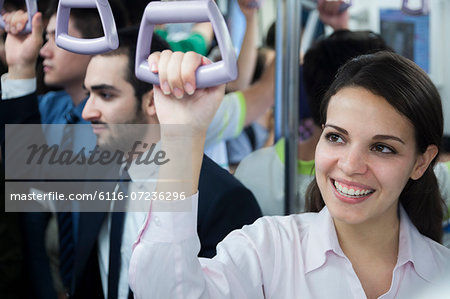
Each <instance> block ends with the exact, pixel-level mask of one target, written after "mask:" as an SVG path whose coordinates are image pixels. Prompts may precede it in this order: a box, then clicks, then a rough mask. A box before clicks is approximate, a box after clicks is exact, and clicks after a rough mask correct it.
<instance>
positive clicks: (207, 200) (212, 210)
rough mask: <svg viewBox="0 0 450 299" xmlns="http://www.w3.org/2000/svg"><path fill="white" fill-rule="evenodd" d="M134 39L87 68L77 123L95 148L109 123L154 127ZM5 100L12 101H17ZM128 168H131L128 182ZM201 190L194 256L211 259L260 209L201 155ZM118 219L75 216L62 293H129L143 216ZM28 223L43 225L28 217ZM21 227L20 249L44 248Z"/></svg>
mask: <svg viewBox="0 0 450 299" xmlns="http://www.w3.org/2000/svg"><path fill="white" fill-rule="evenodd" d="M136 33H137V32H136V31H134V32H133V33H130V34H125V35H123V36H122V38H121V41H120V45H121V46H120V48H119V49H117V50H115V51H113V52H111V53H108V54H105V55H98V56H95V57H94V58H93V59H92V63H90V64H89V67H88V71H87V75H86V78H85V82H84V85H85V88H86V90H87V91H88V92H89V94H90V96H89V99H88V101H87V103H86V106H85V109H84V110H83V117H84V118H85V119H86V120H88V121H91V122H92V124H93V125H92V126H93V129H94V133H96V135H97V137H98V144H99V145H100V146H105V145H106V146H107V144H108V142H109V140H110V138H111V136H114V134H113V133H114V132H112V130H111V127H112V126H110V125H112V124H117V123H121V124H124V123H128V124H130V123H131V124H133V123H141V124H157V123H158V120H157V115H156V114H155V108H154V104H153V92H152V85H150V84H147V83H145V82H141V81H139V80H137V79H136V78H135V75H134V61H135V59H134V55H135V49H134V46H135V44H136ZM123 37H125V38H123ZM158 45H159V48H158ZM164 47H166V45H165V43H164V42H162V41H161V40H159V39H158V38H154V41H153V44H152V48H153V50H154V49H157V50H162V49H164ZM11 101H12V102H10V103H13V101H15V100H11ZM21 103H22V107H24V108H23V109H21V108H18V109H19V110H24V111H25V110H27V111H28V110H31V111H33V107H34V104H33V103H34V99H33V97H32V96H30V98H28V99H26V101H22V102H21ZM27 103H28V104H27ZM10 105H11V104H10ZM11 113H12V112H11ZM30 113H31V114H33V112H30ZM15 122H17V119H16V120H15ZM119 137H120V136H119ZM132 170H133V168H130V177H131V181H133V173H132ZM199 190H200V193H201V196H200V198H199V218H198V232H199V236H200V240H201V249H200V253H199V255H200V256H205V257H212V256H214V255H215V247H216V245H217V243H218V242H220V241H221V240H222V239H223V238H224V237H225V236H226V235H227V234H228V233H229V232H230V231H232V230H234V229H238V228H241V227H242V226H243V225H245V224H250V223H252V222H253V221H254V220H256V219H257V218H258V217H260V216H261V211H260V209H259V207H258V205H257V203H256V200H255V199H254V197H253V195H252V194H251V192H250V191H249V190H247V189H246V188H245V187H244V186H243V185H241V184H240V183H239V182H238V181H237V180H236V179H234V177H233V176H231V175H230V174H229V173H228V172H227V171H225V170H223V169H222V168H221V167H219V166H218V165H217V164H215V163H214V162H213V161H211V160H210V159H209V158H207V157H206V156H205V157H204V160H203V166H202V169H201V175H200V185H199ZM122 214H123V217H122V219H120V221H119V225H116V224H115V223H116V222H115V220H116V219H115V218H117V217H115V215H120V213H107V212H98V213H80V214H79V221H78V229H77V232H78V233H77V235H78V238H77V241H76V242H75V250H74V252H75V253H74V255H75V256H74V266H73V273H72V280H71V288H70V289H69V290H68V291H69V294H70V295H71V296H73V297H75V298H98V297H103V296H105V298H106V297H107V298H126V297H128V296H129V295H130V294H129V289H128V278H127V274H128V271H127V269H128V264H127V263H128V261H129V257H130V256H131V246H132V242H133V241H134V240H135V238H136V237H137V232H138V230H139V228H140V225H142V221H143V219H144V217H145V214H146V213H122ZM143 214H144V215H143ZM44 217H45V216H44ZM34 221H38V222H40V221H45V219H39V217H34ZM26 225H27V230H28V234H27V235H28V237H27V239H26V240H27V244H26V245H28V246H35V244H37V243H41V244H42V240H38V239H41V238H44V236H43V232H42V231H36V230H35V228H39V227H41V226H40V225H39V224H38V223H34V225H33V227H31V222H28V223H27V224H26ZM114 228H116V229H114ZM117 228H118V229H117ZM39 230H40V229H39ZM114 230H116V231H117V232H115V231H114ZM130 240H131V241H130ZM43 251H45V248H43V247H42V246H40V247H35V248H33V250H32V251H31V253H32V255H33V258H34V259H37V258H38V257H39V256H42V254H44V255H45V252H43ZM108 257H109V258H108ZM61 262H63V261H61ZM155 275H156V274H155ZM47 283H48V282H47Z"/></svg>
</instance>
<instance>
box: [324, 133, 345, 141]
mask: <svg viewBox="0 0 450 299" xmlns="http://www.w3.org/2000/svg"><path fill="white" fill-rule="evenodd" d="M325 138H326V139H327V140H328V141H330V142H332V143H344V140H343V139H342V137H341V136H339V135H338V134H334V133H328V134H327V135H326V136H325Z"/></svg>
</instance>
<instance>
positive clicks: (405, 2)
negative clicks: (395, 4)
mask: <svg viewBox="0 0 450 299" xmlns="http://www.w3.org/2000/svg"><path fill="white" fill-rule="evenodd" d="M421 1H422V6H421V7H420V8H418V9H411V8H409V0H403V3H402V11H403V12H404V13H406V14H408V15H413V16H420V15H426V14H428V12H429V11H428V0H421Z"/></svg>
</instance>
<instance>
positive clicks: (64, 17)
mask: <svg viewBox="0 0 450 299" xmlns="http://www.w3.org/2000/svg"><path fill="white" fill-rule="evenodd" d="M71 8H97V10H98V13H99V15H100V20H101V21H102V26H103V32H104V33H105V36H103V37H97V38H88V39H84V38H76V37H73V36H70V35H69V33H68V30H69V17H70V9H71ZM55 35H56V38H55V39H56V45H57V46H58V47H60V48H63V49H65V50H67V51H70V52H74V53H78V54H88V55H91V54H99V53H104V52H108V51H110V50H115V49H117V47H119V37H118V35H117V29H116V23H115V22H114V16H113V13H112V10H111V7H110V6H109V3H108V0H59V5H58V12H57V15H56V34H55Z"/></svg>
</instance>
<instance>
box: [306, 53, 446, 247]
mask: <svg viewBox="0 0 450 299" xmlns="http://www.w3.org/2000/svg"><path fill="white" fill-rule="evenodd" d="M322 120H323V123H324V132H323V135H322V139H321V141H320V143H319V145H318V147H317V151H316V155H317V156H316V159H317V160H316V172H319V173H320V174H318V175H317V176H316V181H314V182H313V183H312V184H311V186H310V188H309V191H308V194H309V196H308V203H307V210H308V211H311V212H318V211H320V210H321V209H322V207H323V206H324V205H325V204H326V205H327V206H328V208H329V209H330V206H329V205H336V204H334V203H333V201H334V198H336V199H340V200H339V201H336V202H337V203H338V204H339V205H341V208H342V207H343V206H344V204H345V203H346V205H345V206H347V207H346V208H344V209H348V208H351V209H353V211H356V210H361V211H360V212H362V210H364V211H365V212H366V213H375V214H374V216H379V214H377V212H376V211H374V210H373V209H372V208H375V207H374V206H377V208H381V207H380V206H384V205H388V206H389V207H392V208H393V209H394V211H395V212H396V211H397V203H398V202H400V204H401V205H402V206H403V208H404V209H405V211H406V213H407V214H408V216H409V218H410V219H411V221H412V222H413V223H414V225H415V226H416V227H417V229H418V230H419V231H420V232H421V233H422V234H424V235H425V236H427V237H429V238H431V239H433V240H435V241H437V242H440V241H441V238H442V219H443V211H444V209H443V206H444V201H443V200H442V197H441V195H440V193H439V187H438V184H437V180H436V177H435V175H434V172H433V169H432V166H433V165H434V163H435V162H436V157H437V154H438V152H439V145H440V144H441V139H442V134H443V116H442V106H441V100H440V96H439V93H438V91H437V90H436V88H435V87H434V85H433V84H432V83H431V81H430V80H429V79H428V76H427V75H426V74H425V73H424V72H423V71H422V70H421V69H420V68H419V67H417V66H416V65H415V64H414V63H412V62H411V61H409V60H407V59H404V58H402V57H401V56H399V55H395V54H389V53H381V54H378V55H375V56H372V55H368V56H360V57H359V58H358V59H354V60H352V61H351V62H349V63H348V64H347V65H346V66H345V67H343V68H342V69H341V70H340V73H339V75H338V77H337V79H336V80H335V81H334V83H333V84H332V86H331V87H330V89H329V90H328V92H327V94H326V95H325V97H324V101H323V106H322ZM332 159H335V160H334V161H331V160H332ZM327 163H328V164H329V163H335V164H334V165H335V169H334V170H333V171H335V173H334V174H332V175H331V176H330V174H328V181H329V182H328V183H327V184H325V177H324V176H323V175H324V173H323V170H324V169H323V167H331V166H330V165H328V164H327ZM342 180H343V183H344V185H345V183H346V182H347V185H348V184H350V186H346V187H347V189H344V187H345V186H343V185H342V184H340V182H341V181H342ZM355 183H356V186H357V184H358V183H359V184H363V185H364V187H363V188H362V189H361V187H352V184H353V185H354V184H355ZM341 186H342V187H341ZM319 189H320V192H319ZM340 189H341V190H340ZM342 189H343V190H342ZM351 189H353V190H354V191H355V192H356V191H357V189H360V190H361V191H360V194H359V195H356V194H354V195H351V192H352V191H351ZM330 190H331V191H334V192H335V195H334V196H330V195H331V194H330V192H327V191H330ZM346 190H347V191H346ZM366 190H367V191H366ZM361 193H363V194H361ZM363 195H364V196H363ZM346 201H347V202H346ZM389 202H390V203H389ZM351 203H354V204H355V205H353V206H351V207H350V206H349V204H350V205H351ZM369 206H372V208H370V207H369ZM383 210H386V209H383V208H381V211H383ZM381 211H379V212H381ZM334 212H336V213H338V210H336V211H334V210H332V209H330V213H331V214H333V213H334ZM355 213H356V212H355ZM355 213H349V214H350V215H351V216H349V217H356V216H355ZM356 214H357V213H356ZM392 214H393V215H395V214H396V213H392ZM367 217H371V216H370V215H367ZM377 219H379V220H380V222H382V219H381V218H379V217H378V218H377Z"/></svg>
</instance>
